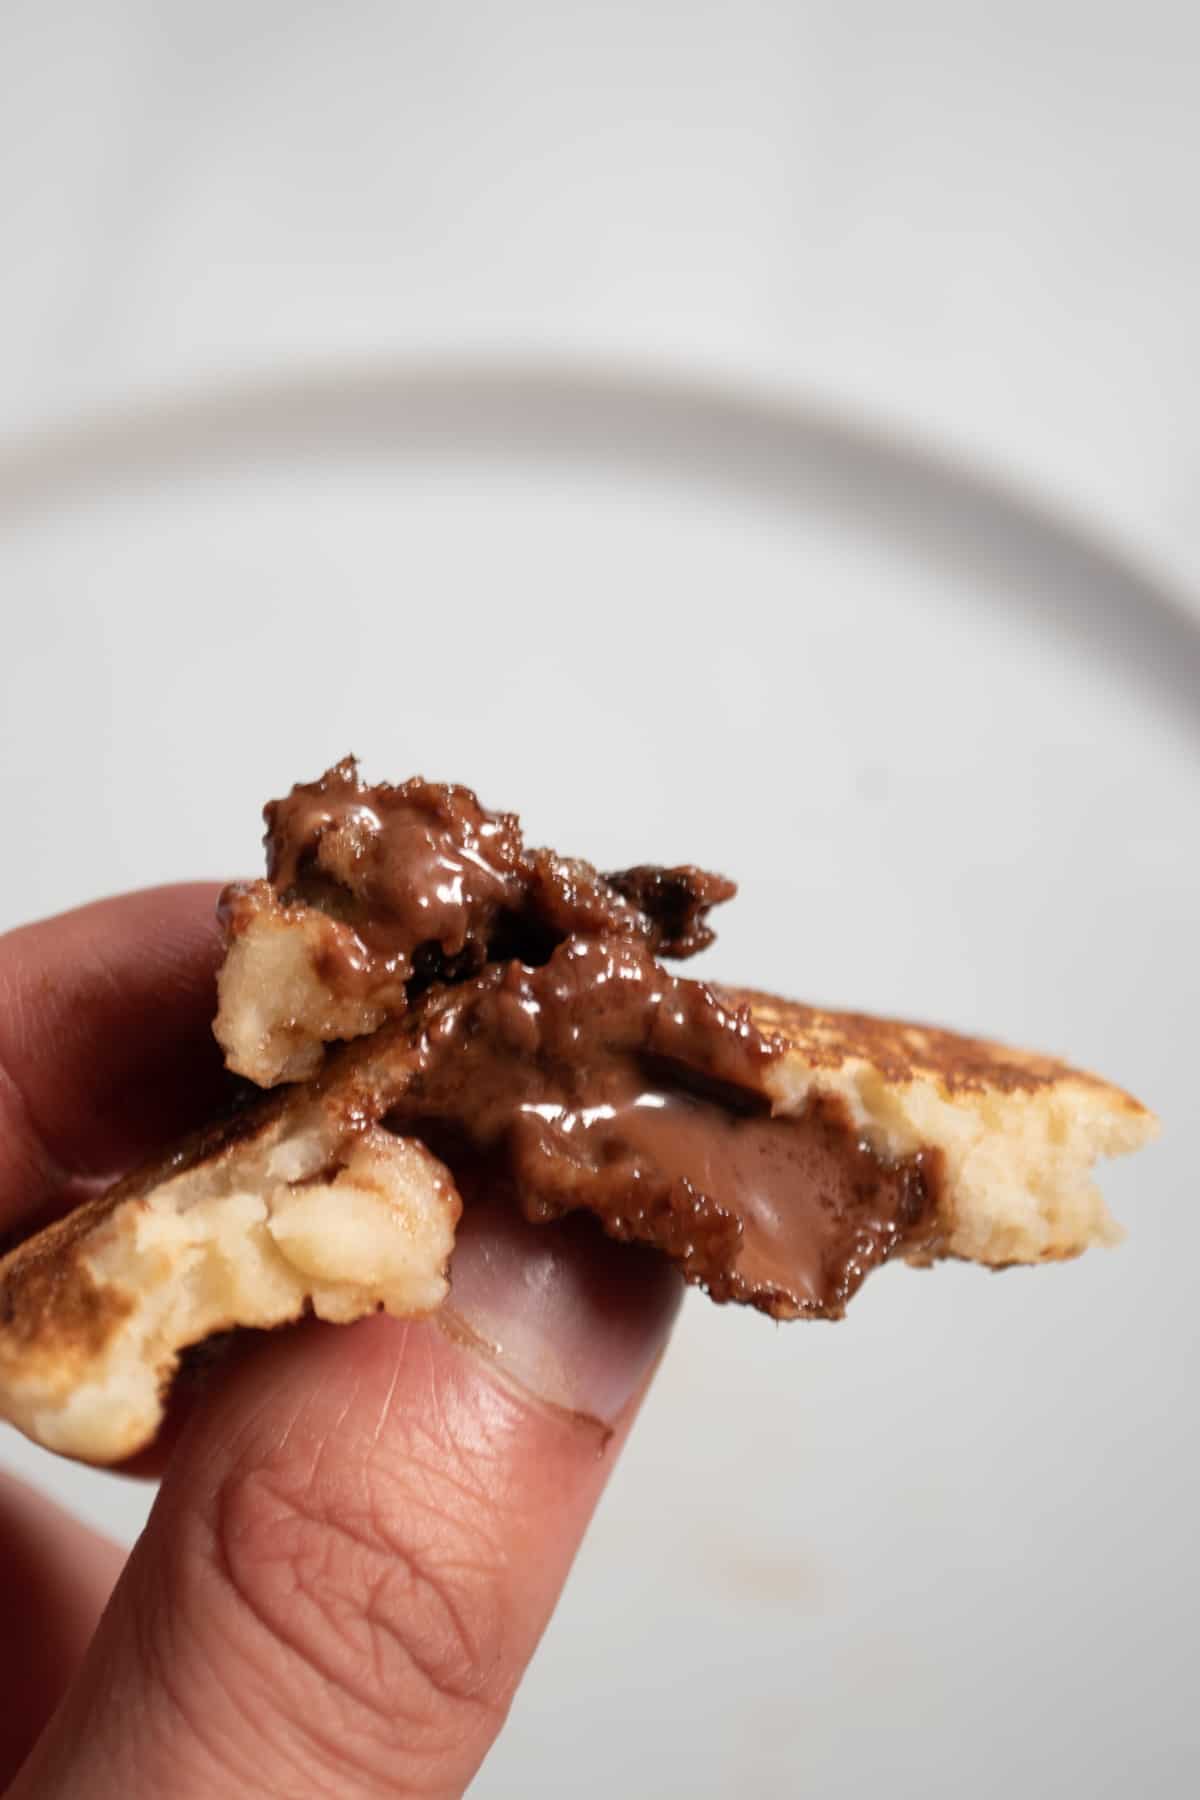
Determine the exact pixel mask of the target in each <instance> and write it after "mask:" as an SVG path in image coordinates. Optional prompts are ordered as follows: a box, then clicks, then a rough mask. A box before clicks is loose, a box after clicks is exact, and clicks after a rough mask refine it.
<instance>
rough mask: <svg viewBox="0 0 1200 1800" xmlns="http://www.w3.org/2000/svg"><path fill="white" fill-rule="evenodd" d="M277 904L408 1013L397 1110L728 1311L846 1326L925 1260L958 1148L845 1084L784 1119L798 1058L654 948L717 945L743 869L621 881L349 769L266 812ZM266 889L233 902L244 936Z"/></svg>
mask: <svg viewBox="0 0 1200 1800" xmlns="http://www.w3.org/2000/svg"><path fill="white" fill-rule="evenodd" d="M265 818H266V822H267V839H266V842H267V849H268V870H269V877H270V883H271V888H272V890H273V895H267V904H269V905H270V906H271V907H272V908H274V911H275V914H276V915H277V916H278V915H280V914H282V917H283V919H284V921H285V922H286V917H287V914H288V911H289V909H295V910H296V916H297V918H298V919H301V918H302V915H303V913H304V911H305V909H306V908H308V907H316V908H318V909H319V910H320V912H321V913H323V914H324V915H326V918H327V919H328V920H332V921H334V924H333V925H326V924H325V923H324V922H323V923H322V929H321V931H320V932H319V933H317V934H315V936H314V938H313V940H312V942H313V946H314V947H313V948H312V950H311V954H312V956H313V958H314V966H315V968H316V972H317V974H318V976H319V978H320V980H321V981H322V983H323V984H324V985H325V986H326V987H327V988H328V989H329V990H330V991H331V992H334V993H337V994H339V995H341V996H347V997H353V998H364V997H369V999H370V1000H371V1002H372V1004H373V1005H374V1006H375V1007H376V1009H377V1010H379V1011H382V1012H384V1013H391V1014H393V1015H399V1016H400V1017H401V1018H402V1019H403V1021H404V1023H403V1026H402V1031H403V1035H404V1041H405V1043H406V1044H408V1045H409V1046H410V1048H411V1054H408V1053H406V1056H405V1058H404V1066H405V1070H406V1078H405V1080H404V1082H403V1083H402V1085H401V1088H400V1090H399V1092H398V1094H396V1093H395V1092H393V1097H392V1100H391V1102H390V1106H391V1110H390V1111H389V1112H388V1115H387V1122H388V1123H389V1124H390V1125H391V1127H392V1128H393V1129H394V1130H396V1131H399V1132H403V1133H406V1134H411V1135H414V1136H418V1137H421V1138H423V1139H424V1140H425V1141H426V1142H427V1143H428V1144H429V1145H430V1147H431V1148H432V1149H434V1150H435V1151H436V1152H437V1153H438V1154H439V1155H441V1156H442V1157H443V1159H444V1160H445V1161H446V1162H447V1163H448V1164H449V1166H450V1168H451V1169H452V1170H453V1171H454V1172H455V1174H456V1175H457V1176H458V1177H459V1178H460V1179H462V1178H463V1177H464V1176H467V1177H469V1178H470V1179H472V1180H474V1179H477V1178H479V1177H480V1176H482V1178H483V1179H484V1180H486V1181H487V1182H489V1183H491V1184H493V1185H499V1186H501V1187H503V1188H506V1189H511V1190H512V1192H513V1193H514V1194H515V1196H516V1199H517V1202H518V1203H519V1205H520V1206H521V1207H522V1209H523V1210H524V1212H525V1213H526V1215H527V1216H528V1217H529V1218H531V1219H534V1220H545V1219H552V1218H555V1217H558V1216H560V1215H561V1214H563V1213H566V1212H570V1211H573V1210H576V1209H578V1208H587V1209H588V1210H590V1211H591V1212H593V1213H595V1214H597V1215H598V1217H599V1218H600V1220H601V1222H602V1224H603V1226H604V1228H605V1230H606V1231H608V1232H609V1233H610V1234H611V1235H612V1236H614V1237H617V1238H624V1239H629V1240H636V1241H638V1242H641V1243H648V1244H654V1245H657V1246H658V1247H659V1248H660V1249H662V1250H663V1251H665V1252H666V1254H667V1255H668V1256H670V1257H672V1258H673V1259H674V1260H675V1261H676V1262H677V1263H678V1264H679V1266H680V1267H681V1268H682V1269H683V1271H684V1273H685V1274H686V1276H687V1277H688V1279H689V1280H691V1281H694V1282H697V1283H699V1284H701V1285H702V1286H704V1287H705V1288H707V1290H708V1291H709V1292H710V1293H711V1294H712V1295H713V1297H714V1298H715V1299H717V1300H740V1301H745V1302H748V1303H750V1304H752V1305H754V1306H757V1307H760V1308H761V1309H763V1310H764V1311H766V1312H769V1313H772V1314H774V1315H775V1316H776V1317H778V1318H786V1317H795V1316H798V1315H802V1314H804V1315H815V1316H822V1317H837V1316H838V1315H839V1314H840V1313H841V1312H842V1310H843V1308H844V1307H845V1304H846V1301H847V1300H848V1299H849V1298H850V1296H851V1295H852V1294H853V1293H854V1292H855V1290H856V1289H857V1287H858V1286H859V1284H860V1283H861V1281H862V1280H863V1277H864V1276H865V1275H866V1274H867V1272H868V1270H870V1269H871V1268H873V1267H875V1266H876V1265H877V1264H878V1263H881V1262H883V1261H885V1260H886V1258H887V1257H889V1256H891V1255H892V1254H893V1253H895V1252H896V1251H897V1250H902V1249H903V1250H907V1251H909V1252H914V1253H918V1254H919V1253H920V1252H921V1251H922V1249H923V1248H925V1247H926V1246H928V1245H929V1243H930V1242H931V1241H932V1237H933V1231H934V1224H935V1219H936V1213H937V1179H938V1168H937V1159H936V1157H933V1156H929V1155H927V1154H925V1153H921V1154H919V1155H916V1156H913V1157H910V1158H908V1159H906V1160H904V1161H899V1162H889V1161H887V1160H886V1159H884V1158H883V1157H881V1156H879V1155H878V1154H876V1153H875V1152H874V1151H873V1150H872V1148H871V1147H870V1146H869V1145H868V1144H867V1143H865V1142H864V1141H862V1140H861V1138H860V1136H859V1134H858V1133H857V1132H856V1130H855V1128H854V1125H853V1122H852V1120H851V1117H850V1115H849V1113H848V1111H847V1110H846V1108H845V1107H844V1106H843V1105H842V1104H841V1103H840V1102H839V1101H837V1100H835V1099H832V1098H830V1097H828V1096H826V1097H822V1098H819V1099H816V1100H814V1101H812V1102H810V1104H809V1105H808V1107H807V1108H806V1109H805V1110H804V1111H803V1112H802V1113H800V1114H799V1115H798V1116H788V1117H782V1116H776V1115H774V1114H773V1113H772V1110H771V1101H770V1098H769V1085H770V1084H769V1080H768V1077H769V1074H770V1071H771V1068H772V1065H773V1064H774V1063H775V1062H776V1060H777V1059H778V1058H779V1056H780V1055H781V1054H782V1053H783V1049H784V1048H785V1046H784V1045H783V1044H782V1043H781V1041H780V1040H777V1039H774V1038H772V1037H770V1036H768V1035H766V1034H764V1032H763V1031H762V1030H760V1029H759V1028H758V1027H757V1026H756V1025H755V1023H754V1021H753V1019H752V1017H751V1014H750V1011H749V1009H748V1007H746V1006H745V1005H743V1006H740V1007H730V1006H728V1005H726V1004H724V1003H723V1002H722V1001H721V1000H720V998H719V997H718V996H717V995H716V994H715V993H714V992H713V990H712V989H710V988H708V987H706V986H705V985H704V984H702V983H701V982H698V981H689V980H684V979H681V978H680V977H678V976H673V975H670V974H668V973H667V971H666V970H665V969H663V968H662V967H661V965H660V964H659V962H658V961H657V960H656V957H657V956H676V957H685V956H690V955H692V954H693V953H694V952H695V951H697V950H701V949H703V948H704V946H705V945H706V944H708V943H709V942H710V940H711V938H712V935H713V934H712V931H711V930H710V928H709V926H708V924H707V915H708V912H709V909H710V908H711V907H712V906H714V905H717V904H719V903H720V902H722V901H724V900H727V899H729V898H730V896H731V895H732V894H733V893H734V891H735V890H734V886H733V883H732V882H729V881H726V880H725V879H724V878H723V877H722V876H719V875H711V874H708V873H706V872H705V871H704V870H702V869H697V868H693V867H691V866H690V865H685V866H680V867H677V868H659V867H655V866H640V867H637V868H631V869H625V870H622V871H618V872H616V873H614V874H611V875H602V874H600V873H598V872H597V870H596V869H594V868H593V867H592V866H591V864H589V863H585V862H579V861H573V860H570V859H568V858H565V857H561V856H558V855H556V854H555V852H553V851H551V850H529V849H527V848H526V847H525V844H524V841H523V838H522V835H521V829H520V824H519V822H518V820H517V819H516V817H515V816H514V815H513V814H511V813H490V812H488V811H487V810H486V809H485V808H484V807H482V806H481V805H480V804H479V801H478V800H477V799H476V797H475V795H474V794H473V793H472V792H471V790H470V789H469V788H464V787H449V786H439V785H435V784H434V783H431V782H427V781H423V780H420V779H416V780H412V781H407V782H405V783H403V784H402V785H401V786H399V787H389V786H386V785H383V786H378V787H367V786H365V785H364V784H363V783H362V782H361V781H360V779H359V776H358V770H357V766H356V765H355V763H354V761H353V759H347V760H346V761H345V762H342V763H339V764H338V765H337V766H336V767H335V768H333V769H331V770H329V772H328V773H327V774H326V775H324V776H323V777H322V778H321V780H320V781H317V782H313V783H310V784H309V785H307V786H302V787H296V788H294V789H293V790H292V793H291V794H290V795H289V796H288V797H287V798H286V799H285V800H279V801H275V802H273V803H272V804H271V805H269V806H268V807H267V808H266V810H265ZM259 890H263V891H264V892H265V889H264V884H262V883H259V884H256V886H252V887H249V888H239V887H234V888H231V889H229V890H227V893H226V895H225V896H224V898H223V910H224V917H225V920H226V926H227V929H228V930H229V931H230V932H231V934H234V933H236V932H237V931H239V930H240V929H244V928H245V926H246V924H247V922H248V921H250V920H252V918H253V917H254V915H255V913H256V911H257V909H258V908H259V907H260V906H262V905H263V903H264V901H263V893H262V892H260V891H259Z"/></svg>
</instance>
